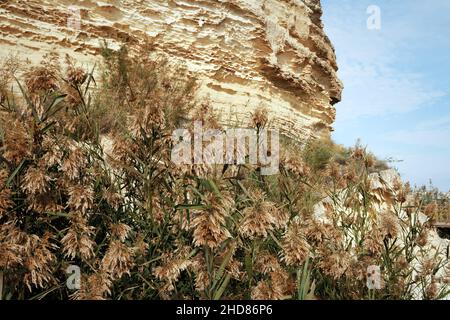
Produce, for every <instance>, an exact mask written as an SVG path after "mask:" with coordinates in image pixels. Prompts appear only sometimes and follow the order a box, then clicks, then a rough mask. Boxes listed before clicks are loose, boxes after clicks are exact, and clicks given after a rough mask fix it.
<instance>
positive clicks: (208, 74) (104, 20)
mask: <svg viewBox="0 0 450 320" xmlns="http://www.w3.org/2000/svg"><path fill="white" fill-rule="evenodd" d="M0 17H1V18H0V44H1V49H0V58H4V57H5V56H7V55H8V54H10V53H15V52H18V53H19V54H20V56H22V57H27V58H29V59H30V61H32V62H38V61H39V60H40V59H41V57H42V56H43V55H44V54H45V53H48V52H57V53H59V54H60V55H62V56H63V55H65V54H66V53H69V54H70V55H71V56H73V57H75V58H76V59H78V61H80V62H81V63H84V64H93V63H94V59H98V53H99V47H100V46H101V42H102V40H103V39H106V40H107V42H108V43H109V44H110V46H111V47H118V46H119V45H120V43H123V42H126V43H128V44H129V45H130V46H139V45H140V44H141V43H142V42H143V40H144V39H145V38H146V37H149V38H151V39H153V40H154V42H155V44H156V49H157V50H158V51H159V52H161V53H164V54H166V55H168V56H169V57H170V58H171V60H172V61H180V62H182V63H184V64H185V65H186V66H187V67H188V69H189V71H190V72H192V73H193V74H195V76H196V77H198V78H199V80H200V83H201V89H200V90H199V96H201V97H203V96H206V97H209V99H210V101H211V104H212V105H213V106H214V107H215V108H216V109H217V110H219V111H220V116H221V119H222V121H223V122H225V123H228V124H235V125H245V123H246V121H247V120H248V118H249V116H250V113H251V111H252V110H254V108H256V107H258V106H266V107H267V108H268V109H269V111H270V113H271V115H272V119H273V122H272V125H273V126H275V127H278V128H279V129H280V130H281V131H282V133H284V134H287V135H289V136H290V137H293V138H295V139H297V140H299V141H305V140H306V139H307V138H309V137H310V136H311V135H313V136H318V135H321V134H328V133H329V132H330V130H332V128H331V125H332V123H333V122H334V119H335V109H334V107H333V105H334V104H335V103H336V102H338V101H339V100H340V94H341V90H342V85H341V83H340V81H339V80H338V79H337V76H336V70H337V66H336V59H335V54H334V50H333V47H332V45H331V43H330V41H329V39H328V37H327V36H326V35H325V34H324V31H323V26H322V22H321V6H320V1H319V0H146V1H139V0H136V1H131V0H105V1H102V2H100V1H91V0H83V1H67V0H44V1H35V0H31V1H30V0H26V1H25V0H0Z"/></svg>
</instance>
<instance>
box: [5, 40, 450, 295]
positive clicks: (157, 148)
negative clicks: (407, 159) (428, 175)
mask: <svg viewBox="0 0 450 320" xmlns="http://www.w3.org/2000/svg"><path fill="white" fill-rule="evenodd" d="M103 56H104V63H103V65H102V66H100V67H99V68H100V69H101V70H100V69H99V70H100V71H98V72H95V71H94V70H89V71H86V70H83V69H80V68H79V67H77V66H76V65H75V64H74V62H73V61H71V60H70V59H68V58H67V59H66V61H64V64H63V65H60V63H59V62H58V60H57V59H55V58H53V57H48V58H47V59H46V60H45V61H44V62H43V63H42V65H40V66H37V67H32V68H30V69H29V70H23V71H24V73H23V77H21V79H23V81H16V80H15V77H14V76H15V75H16V74H18V73H20V72H21V71H22V70H20V67H21V64H20V63H17V59H10V60H8V61H6V62H5V63H4V65H3V66H1V67H2V73H1V79H0V85H1V86H0V94H1V111H0V281H1V286H0V288H1V290H0V295H1V296H2V297H3V298H5V299H48V298H51V299H68V298H74V299H173V298H178V299H248V298H252V299H411V298H415V297H416V298H417V297H425V298H429V299H437V298H442V297H444V296H445V295H446V294H447V287H446V283H447V282H448V275H449V274H448V272H449V265H448V254H447V256H445V255H439V254H436V255H435V256H431V257H430V256H429V254H428V253H429V250H428V249H426V246H427V235H428V234H429V232H432V230H431V229H432V228H431V224H430V221H432V219H431V218H433V215H434V214H435V211H436V210H435V208H434V209H433V208H431V207H428V209H427V210H425V211H426V212H425V213H426V214H427V215H428V217H429V219H427V220H426V221H422V220H420V219H419V216H420V212H421V211H422V209H423V205H424V203H423V201H422V199H421V198H420V197H416V198H414V199H413V200H411V201H407V195H408V194H409V193H410V190H409V187H408V186H407V185H406V186H405V185H402V184H401V183H398V184H396V185H395V187H394V188H392V190H387V191H386V192H387V193H388V196H389V197H388V198H389V199H390V204H391V205H390V207H389V208H390V209H389V210H386V211H383V212H380V211H379V209H378V208H379V206H378V204H379V203H378V202H377V201H378V200H377V198H376V196H375V195H374V193H373V189H372V188H371V186H370V177H371V174H373V173H377V172H379V171H381V170H384V169H386V168H387V166H386V165H385V164H384V163H383V162H380V161H378V160H377V159H376V158H375V157H374V156H373V155H372V154H370V153H368V152H366V151H365V150H364V148H362V147H361V146H358V145H357V146H355V147H354V148H350V149H348V148H343V147H341V146H337V145H335V144H334V143H332V142H331V141H328V140H313V141H310V142H308V143H307V145H306V146H305V147H304V148H300V147H299V146H298V145H296V144H295V143H293V142H289V141H284V142H283V144H282V150H281V152H282V155H281V161H280V173H279V174H278V175H275V176H263V175H261V172H260V168H259V166H258V165H249V164H243V165H183V166H178V165H175V164H174V163H173V162H172V161H171V157H170V156H171V150H172V146H173V144H174V141H172V131H173V130H174V129H176V128H180V127H185V128H188V129H189V130H192V122H193V121H195V120H196V121H202V122H203V126H204V127H206V128H215V129H222V127H221V125H220V124H219V122H218V121H217V119H216V117H215V115H214V112H213V111H212V110H211V108H210V107H209V106H208V103H207V102H202V101H200V102H199V101H196V100H195V98H194V97H195V95H194V93H195V90H196V82H195V81H194V79H190V78H189V76H188V74H187V73H186V71H184V69H183V68H182V66H173V65H171V64H170V63H169V62H168V61H166V60H164V59H162V58H158V59H149V58H148V57H146V56H139V55H133V56H134V57H133V58H131V57H130V55H128V53H127V50H126V48H123V49H122V50H120V51H118V52H114V51H112V50H109V49H107V48H105V49H104V50H103ZM94 73H96V74H99V75H100V77H101V81H98V83H96V81H95V79H94ZM12 85H14V87H15V88H16V90H15V92H12V91H11V90H10V88H11V86H12ZM268 123H270V119H268V117H267V113H266V112H265V111H264V110H258V111H257V112H255V114H254V115H253V123H252V124H251V126H252V127H254V128H255V129H256V130H260V129H261V128H264V127H265V126H266V125H267V124H268ZM324 199H328V200H329V201H331V203H334V205H333V206H328V211H329V212H328V214H327V216H326V219H322V220H321V219H318V218H317V217H316V216H315V215H314V212H315V206H316V205H318V204H320V203H321V202H322V201H323V200H324ZM431 202H432V201H431ZM341 204H342V205H341ZM69 265H76V266H79V267H80V269H81V275H82V279H81V288H80V289H79V290H69V289H68V288H67V286H66V280H67V277H68V275H67V274H66V270H67V267H68V266H69ZM370 265H378V266H380V267H381V270H382V272H383V282H384V283H383V286H382V289H380V290H369V289H368V287H367V285H366V280H367V279H366V278H367V268H368V266H370Z"/></svg>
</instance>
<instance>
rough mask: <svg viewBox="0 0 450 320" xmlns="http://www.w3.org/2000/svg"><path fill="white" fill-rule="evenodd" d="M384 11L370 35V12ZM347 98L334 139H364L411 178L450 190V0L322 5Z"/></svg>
mask: <svg viewBox="0 0 450 320" xmlns="http://www.w3.org/2000/svg"><path fill="white" fill-rule="evenodd" d="M371 5H376V6H378V7H379V8H380V10H381V11H380V13H381V29H379V30H369V29H368V28H367V20H368V18H369V16H370V14H368V13H367V8H368V7H369V6H371ZM322 6H323V11H324V16H323V21H324V25H325V29H326V32H327V34H328V36H329V37H330V39H331V41H332V42H333V44H334V46H335V48H336V54H337V59H338V65H339V68H340V70H339V77H340V78H341V80H342V81H343V82H344V86H345V88H344V93H343V100H342V102H340V103H339V104H337V105H336V109H337V120H336V123H335V125H334V128H335V132H334V133H333V138H334V140H335V141H336V142H338V143H341V144H344V145H347V146H349V145H353V144H354V143H355V142H356V140H357V139H358V138H360V139H361V141H362V144H363V145H367V146H368V149H369V150H371V151H373V152H374V153H375V154H376V155H377V156H378V157H380V158H382V159H386V158H391V157H392V158H394V159H397V160H402V162H396V163H393V165H394V166H395V167H397V168H398V170H399V172H400V173H401V175H402V177H403V178H404V180H405V181H410V182H411V184H412V185H413V186H414V185H415V184H417V185H423V184H428V182H429V180H430V179H431V180H432V181H433V185H435V186H437V187H439V188H440V189H441V190H442V191H448V190H450V1H449V0H428V1H423V0H396V1H392V0H378V1H377V0H322Z"/></svg>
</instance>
